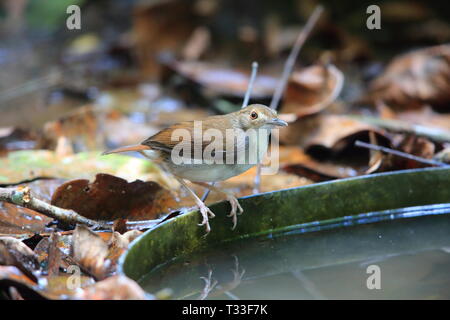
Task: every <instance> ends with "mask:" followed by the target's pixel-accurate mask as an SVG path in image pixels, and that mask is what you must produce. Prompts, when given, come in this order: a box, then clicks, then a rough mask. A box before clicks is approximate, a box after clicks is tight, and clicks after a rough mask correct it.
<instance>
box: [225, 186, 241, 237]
mask: <svg viewBox="0 0 450 320" xmlns="http://www.w3.org/2000/svg"><path fill="white" fill-rule="evenodd" d="M227 200H228V202H229V203H230V205H231V212H230V214H229V215H228V217H231V218H232V220H233V227H232V228H231V230H234V229H235V228H236V225H237V215H238V214H242V213H243V212H244V209H242V207H241V205H240V204H239V201H238V199H237V198H236V197H235V196H233V195H232V194H229V193H227Z"/></svg>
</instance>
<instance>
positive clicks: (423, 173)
mask: <svg viewBox="0 0 450 320" xmlns="http://www.w3.org/2000/svg"><path fill="white" fill-rule="evenodd" d="M447 202H450V169H448V168H428V169H419V170H407V171H398V172H393V173H382V174H375V175H370V176H364V177H357V178H351V179H343V180H336V181H332V182H325V183H318V184H314V185H309V186H305V187H298V188H293V189H286V190H281V191H276V192H271V193H264V194H260V195H255V196H250V197H245V198H242V199H240V203H241V205H242V207H243V209H244V213H243V214H242V215H241V216H239V220H238V226H237V228H236V229H235V230H234V231H232V230H230V229H231V221H230V218H228V217H226V215H227V214H228V212H229V210H230V206H229V204H228V203H225V202H221V203H217V204H214V205H213V206H211V209H212V210H213V212H214V213H215V214H216V217H215V218H214V219H211V221H210V223H211V228H212V231H211V233H210V234H209V235H208V236H207V237H206V238H205V237H203V235H204V228H202V227H199V226H198V223H199V222H200V214H199V213H198V211H193V212H190V213H187V214H184V215H181V216H179V217H176V218H175V219H172V220H169V221H167V222H165V223H163V224H161V225H159V226H158V227H156V228H155V229H153V230H149V231H147V232H146V233H144V235H142V236H141V237H140V238H138V239H137V240H136V241H135V242H134V243H133V245H132V246H131V248H130V250H129V251H128V252H127V254H126V255H124V256H123V257H122V259H121V263H120V268H121V271H122V272H124V273H125V274H126V275H128V276H129V277H131V278H133V279H139V278H141V277H142V276H143V275H145V274H147V273H148V272H149V271H151V270H152V269H154V268H155V267H157V266H158V265H161V264H163V263H166V262H168V261H170V260H172V259H174V258H177V257H180V256H184V255H188V254H191V253H193V252H196V251H199V250H203V249H205V248H206V247H211V246H215V245H218V244H220V243H224V242H229V241H235V240H238V239H245V238H250V237H254V236H257V235H269V234H271V233H277V232H286V231H289V230H291V229H292V227H293V226H295V225H300V224H302V225H305V224H310V225H311V226H314V225H320V224H330V223H333V221H338V220H336V219H341V218H343V217H346V216H354V215H358V214H361V213H366V212H373V211H382V210H388V209H396V208H403V207H410V206H419V205H427V204H434V203H447Z"/></svg>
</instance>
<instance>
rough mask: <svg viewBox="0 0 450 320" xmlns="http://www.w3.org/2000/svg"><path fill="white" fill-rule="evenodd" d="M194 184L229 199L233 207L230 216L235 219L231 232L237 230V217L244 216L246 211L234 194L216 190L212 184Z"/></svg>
mask: <svg viewBox="0 0 450 320" xmlns="http://www.w3.org/2000/svg"><path fill="white" fill-rule="evenodd" d="M192 183H195V184H198V185H199V186H202V187H204V188H207V189H210V190H212V191H215V192H218V193H222V194H224V195H225V196H226V197H227V200H228V202H229V203H230V205H231V212H230V214H229V215H228V216H229V217H232V219H233V227H232V228H231V230H234V228H236V225H237V215H238V214H242V213H243V212H244V209H242V207H241V205H240V204H239V201H238V199H236V197H235V196H234V195H233V194H232V193H230V192H226V191H223V190H220V189H219V188H216V187H214V186H212V185H210V184H207V183H204V182H194V181H192Z"/></svg>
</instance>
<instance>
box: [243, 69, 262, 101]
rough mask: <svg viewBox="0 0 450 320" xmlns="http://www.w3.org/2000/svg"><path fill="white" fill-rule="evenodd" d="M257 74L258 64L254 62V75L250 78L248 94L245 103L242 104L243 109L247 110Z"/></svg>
mask: <svg viewBox="0 0 450 320" xmlns="http://www.w3.org/2000/svg"><path fill="white" fill-rule="evenodd" d="M257 73H258V62H256V61H254V62H253V63H252V75H251V76H250V82H249V83H248V87H247V92H246V93H245V97H244V101H243V102H242V108H245V107H246V106H247V105H248V102H249V100H250V96H251V94H252V90H253V84H254V83H255V79H256V74H257Z"/></svg>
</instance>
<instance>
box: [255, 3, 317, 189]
mask: <svg viewBox="0 0 450 320" xmlns="http://www.w3.org/2000/svg"><path fill="white" fill-rule="evenodd" d="M322 11H323V7H322V6H317V7H316V8H315V9H314V11H313V13H312V14H311V16H310V17H309V19H308V21H307V22H306V25H305V27H304V28H303V29H302V31H301V32H300V34H299V35H298V37H297V40H296V41H295V44H294V46H293V47H292V50H291V52H290V53H289V57H288V58H287V60H286V63H285V64H284V69H283V74H282V75H281V79H280V81H278V85H277V87H276V89H275V93H274V94H273V97H272V101H270V108H272V109H274V110H276V109H277V108H278V104H279V103H280V100H281V97H282V96H283V94H284V90H285V89H286V84H287V82H288V79H289V76H290V75H291V73H292V69H293V68H294V64H295V60H297V57H298V54H299V53H300V49H301V48H302V46H303V44H304V43H305V41H306V39H307V38H308V36H309V34H310V33H311V30H312V29H313V27H314V25H315V24H316V22H317V20H318V19H319V17H320V15H321V14H322ZM261 166H262V164H261V163H258V164H257V168H256V176H255V187H254V188H253V193H259V191H260V190H261Z"/></svg>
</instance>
